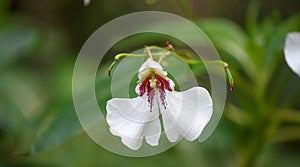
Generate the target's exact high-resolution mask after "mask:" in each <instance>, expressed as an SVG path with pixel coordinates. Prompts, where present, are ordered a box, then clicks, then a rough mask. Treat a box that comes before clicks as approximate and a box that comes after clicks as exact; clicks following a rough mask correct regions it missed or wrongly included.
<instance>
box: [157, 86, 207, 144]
mask: <svg viewBox="0 0 300 167" xmlns="http://www.w3.org/2000/svg"><path fill="white" fill-rule="evenodd" d="M161 111H162V118H163V125H164V129H165V133H166V135H167V138H168V140H169V141H170V142H176V141H177V140H178V138H179V136H180V135H182V136H183V137H185V138H186V139H187V140H189V141H193V140H195V139H197V138H198V137H199V136H200V134H201V132H202V131H203V129H204V127H205V126H206V124H207V123H208V121H209V120H210V118H211V116H212V111H213V109H212V99H211V97H210V95H209V93H208V91H207V90H206V89H205V88H202V87H194V88H191V89H189V90H187V91H184V92H176V91H173V92H167V109H164V108H162V107H161Z"/></svg>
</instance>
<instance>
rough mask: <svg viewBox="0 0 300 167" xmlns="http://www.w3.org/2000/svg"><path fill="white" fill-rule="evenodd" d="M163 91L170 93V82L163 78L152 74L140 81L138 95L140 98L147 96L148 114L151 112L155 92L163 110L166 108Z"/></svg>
mask: <svg viewBox="0 0 300 167" xmlns="http://www.w3.org/2000/svg"><path fill="white" fill-rule="evenodd" d="M165 90H168V91H172V88H171V87H170V82H169V81H168V80H167V79H165V78H164V77H162V76H160V75H158V74H155V73H154V72H153V73H151V74H150V75H149V76H148V77H147V78H146V79H144V80H143V81H142V83H141V85H140V87H139V94H140V96H143V95H144V94H145V93H146V94H147V96H148V103H149V106H150V112H152V107H153V101H154V97H155V92H159V94H160V96H159V97H160V100H161V104H162V105H163V106H164V108H165V109H166V108H167V103H166V92H165Z"/></svg>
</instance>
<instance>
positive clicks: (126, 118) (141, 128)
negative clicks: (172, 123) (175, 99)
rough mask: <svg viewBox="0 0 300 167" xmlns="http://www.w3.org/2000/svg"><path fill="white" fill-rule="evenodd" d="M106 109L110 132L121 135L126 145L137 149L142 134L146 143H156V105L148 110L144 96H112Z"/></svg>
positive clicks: (157, 129)
mask: <svg viewBox="0 0 300 167" xmlns="http://www.w3.org/2000/svg"><path fill="white" fill-rule="evenodd" d="M106 110H107V115H106V120H107V123H108V124H109V126H110V131H111V133H112V134H113V135H116V136H119V137H121V141H122V142H123V143H124V144H125V145H126V146H127V147H129V148H130V149H133V150H137V149H139V148H140V147H141V145H142V141H143V137H144V136H145V139H146V142H147V143H148V144H150V145H152V146H155V145H158V140H159V137H160V133H161V127H160V121H159V112H158V107H157V105H156V106H155V105H154V106H153V109H152V112H150V108H149V106H148V102H147V99H146V97H137V98H133V99H127V98H114V99H111V100H109V101H108V102H107V105H106Z"/></svg>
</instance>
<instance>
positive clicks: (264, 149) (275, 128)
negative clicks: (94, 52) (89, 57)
mask: <svg viewBox="0 0 300 167" xmlns="http://www.w3.org/2000/svg"><path fill="white" fill-rule="evenodd" d="M257 2H258V1H250V3H245V1H243V2H242V1H241V2H240V3H243V4H244V7H245V8H246V7H247V8H248V9H247V13H236V12H235V11H230V12H231V14H225V15H226V16H227V17H229V18H231V17H230V16H234V17H232V18H231V19H228V18H225V17H223V15H222V11H224V9H226V6H228V8H227V9H231V8H232V6H235V5H233V4H234V3H237V2H236V1H232V2H231V3H229V4H228V5H226V6H225V7H224V5H223V3H225V2H220V1H219V2H216V1H211V2H210V3H209V2H208V1H203V2H201V4H202V5H203V4H205V3H209V4H210V5H209V6H214V7H215V10H218V9H219V10H220V11H219V12H217V14H215V15H213V14H211V15H209V16H210V17H209V18H203V17H201V16H207V15H206V13H208V11H207V10H205V8H204V7H202V8H201V9H204V11H202V10H197V9H198V8H199V3H200V2H197V1H187V0H178V1H169V0H168V1H160V0H157V1H149V0H147V1H145V2H144V1H136V0H135V1H129V0H124V1H118V0H113V1H97V0H93V1H92V2H91V4H90V6H88V7H86V8H85V7H84V6H83V5H82V2H81V1H80V0H78V1H72V2H71V1H70V0H69V1H59V2H58V1H51V2H50V1H46V0H42V1H36V2H33V1H21V0H19V1H10V0H2V1H0V166H133V167H134V166H141V165H143V166H145V167H146V166H172V167H176V166H178V167H179V166H199V165H200V166H201V165H202V166H230V167H231V166H241V167H247V166H272V167H277V166H278V167H281V166H287V167H294V166H295V167H296V166H299V164H300V160H299V158H298V157H299V156H300V152H299V150H300V142H299V141H300V135H299V134H300V126H299V124H300V106H299V105H300V103H299V102H300V86H299V85H300V79H299V78H298V77H297V76H296V75H295V74H293V73H292V71H291V70H290V69H289V68H288V67H287V65H286V63H285V61H284V57H283V52H282V50H283V46H284V38H285V36H286V34H287V33H288V32H290V31H300V13H295V11H298V12H299V6H300V4H299V2H298V1H290V3H289V4H287V3H286V2H285V1H282V2H281V1H274V2H273V1H272V3H270V4H272V5H274V4H276V3H275V2H278V4H285V5H283V10H278V9H275V10H273V8H272V7H269V8H268V5H267V4H268V2H261V6H262V8H261V9H260V8H259V6H260V4H259V3H257ZM226 3H228V2H227V1H226ZM112 4H113V5H112ZM217 4H219V5H217ZM287 5H290V6H287ZM297 5H298V6H297ZM277 7H278V8H279V7H280V5H279V6H277ZM288 7H290V8H288ZM221 8H222V9H223V10H221ZM195 9H196V10H195ZM264 9H268V10H267V11H270V12H269V13H267V14H265V15H263V14H264V13H266V10H264ZM139 10H164V11H168V12H172V13H176V14H179V15H183V16H186V17H189V18H191V19H192V21H193V22H194V23H195V24H197V25H198V26H199V27H200V28H202V29H203V31H204V32H205V33H206V34H207V35H208V37H209V38H210V39H211V41H212V42H213V44H214V45H215V46H216V47H217V49H218V52H219V54H220V55H221V57H222V59H223V60H224V61H226V62H228V63H229V65H230V67H231V70H232V73H233V76H234V78H235V83H236V89H235V90H234V91H233V92H228V98H227V99H228V100H227V105H226V109H225V111H224V115H223V118H222V120H221V122H220V123H219V126H218V127H217V129H216V130H215V132H214V133H213V135H212V136H211V137H210V138H209V139H208V140H207V141H206V142H205V143H202V144H199V143H198V142H193V143H190V142H186V141H184V140H183V141H182V142H180V143H179V144H178V145H176V146H175V147H173V148H172V149H170V150H168V151H167V152H164V153H161V154H159V155H156V156H153V157H146V158H128V157H122V156H118V155H115V154H113V153H110V152H108V151H106V150H104V149H102V148H100V147H99V146H98V145H96V144H95V143H93V141H92V140H91V139H90V138H89V137H88V136H87V135H86V134H85V133H84V131H83V130H82V128H81V126H80V124H79V122H78V120H77V117H76V114H75V111H74V107H73V103H72V94H71V79H72V70H73V65H74V62H75V59H76V55H77V54H78V51H79V50H80V47H81V45H82V44H83V43H84V41H85V40H86V39H87V38H88V36H89V35H90V34H91V33H92V32H93V31H94V30H95V29H97V28H98V27H99V26H101V25H102V24H104V23H105V22H107V21H109V20H111V19H113V18H115V17H118V16H121V15H123V14H126V13H130V12H135V11H139ZM199 11H200V12H199ZM261 11H263V12H261ZM292 11H294V13H292ZM205 12H206V13H205ZM241 12H244V11H241ZM203 13H205V14H203ZM220 13H221V14H220ZM239 14H240V15H241V16H240V17H239V18H236V17H237V15H239ZM199 16H200V19H199ZM212 16H222V17H221V18H216V17H212ZM281 16H283V17H281ZM233 20H234V21H233ZM236 22H239V24H237V23H236ZM241 25H242V27H241ZM162 26H166V27H168V26H169V24H168V23H164V25H162ZM175 26H176V28H178V30H180V29H184V25H174V26H173V27H175ZM192 37H193V35H192V34H191V38H192ZM166 41H170V42H172V43H173V44H174V46H175V48H180V49H188V48H185V46H184V45H183V44H182V43H180V42H178V41H176V40H174V39H172V38H170V37H166V36H161V35H153V34H151V35H149V34H148V35H147V34H141V35H137V36H134V37H131V38H128V39H124V40H123V41H120V42H119V43H118V44H116V45H115V46H114V47H113V48H112V49H111V50H110V52H109V53H108V54H107V58H108V60H109V61H108V60H105V61H104V62H101V63H102V64H103V68H101V69H99V74H98V76H99V77H98V78H97V79H96V87H97V90H98V91H99V92H97V95H100V94H101V97H99V98H98V99H99V100H101V103H100V107H101V108H102V110H103V108H104V106H105V101H106V100H108V99H109V98H110V96H111V95H110V92H109V91H108V89H101V88H103V87H105V88H108V87H109V85H110V79H109V78H108V77H107V76H106V68H107V67H108V64H109V63H111V60H112V57H113V55H115V54H117V53H120V52H130V51H132V50H135V49H139V48H141V47H143V45H145V44H148V45H150V44H157V45H164V44H165V42H166ZM201 68H203V67H200V66H192V67H191V69H192V70H193V71H194V73H195V74H196V75H197V76H199V78H202V72H201V70H199V69H201Z"/></svg>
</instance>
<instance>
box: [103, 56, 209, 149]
mask: <svg viewBox="0 0 300 167" xmlns="http://www.w3.org/2000/svg"><path fill="white" fill-rule="evenodd" d="M138 77H139V79H140V83H139V84H138V85H137V87H136V92H137V94H139V96H138V97H136V98H133V99H128V98H113V99H111V100H109V101H108V102H107V105H106V110H107V115H106V119H107V122H108V124H109V126H110V131H111V133H112V134H113V135H116V136H119V137H121V141H122V142H123V143H124V144H125V145H126V146H127V147H129V148H131V149H133V150H137V149H139V148H140V147H141V145H142V141H143V138H145V140H146V142H147V143H148V144H150V145H151V146H156V145H158V141H159V138H160V134H161V124H160V119H159V113H161V115H162V124H163V127H164V130H165V133H166V136H167V138H168V140H169V141H170V142H176V141H178V139H179V137H180V136H183V137H185V138H186V139H187V140H189V141H193V140H195V139H197V138H198V137H199V135H200V134H201V132H202V131H203V129H204V127H205V126H206V124H207V123H208V121H209V120H210V118H211V116H212V99H211V97H210V95H209V93H208V91H207V90H206V89H205V88H202V87H194V88H191V89H189V90H187V91H184V92H177V91H174V82H173V81H172V80H171V79H169V78H167V72H165V71H163V68H162V66H161V65H160V64H159V63H157V62H155V61H153V60H151V59H148V60H147V61H146V62H145V63H144V64H143V65H142V66H141V67H140V69H139V71H138Z"/></svg>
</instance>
